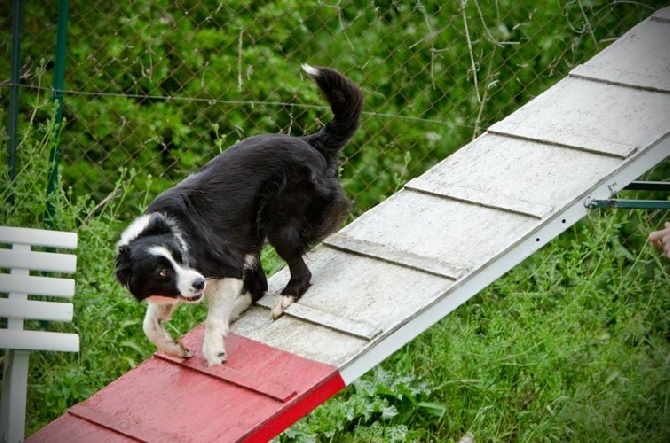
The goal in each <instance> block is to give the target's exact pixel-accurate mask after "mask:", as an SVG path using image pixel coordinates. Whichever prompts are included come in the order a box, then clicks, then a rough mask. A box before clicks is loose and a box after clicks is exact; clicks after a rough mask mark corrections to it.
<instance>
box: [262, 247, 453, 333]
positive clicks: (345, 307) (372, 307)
mask: <svg viewBox="0 0 670 443" xmlns="http://www.w3.org/2000/svg"><path fill="white" fill-rule="evenodd" d="M306 261H307V264H308V266H309V268H310V271H311V272H312V286H311V287H310V288H309V290H308V291H307V293H306V294H305V295H304V296H303V297H302V298H301V299H300V301H299V303H300V304H301V305H304V306H305V307H308V308H311V310H310V311H309V313H308V315H305V317H306V318H308V319H309V321H311V322H313V323H316V324H321V325H324V326H331V325H332V323H333V320H332V319H334V318H340V319H341V320H340V323H341V324H343V325H346V324H351V322H352V321H353V322H358V323H363V324H367V325H370V326H371V327H374V328H375V329H379V330H381V331H387V330H390V329H393V328H394V327H396V326H397V325H398V324H399V323H400V322H402V321H403V319H404V318H405V317H406V315H407V313H408V312H413V311H414V310H417V309H420V308H421V307H423V306H426V305H427V304H429V303H431V302H432V300H434V299H435V297H437V296H438V295H439V294H441V293H443V292H444V291H445V290H447V289H448V288H449V287H451V286H452V285H453V284H454V282H453V280H449V279H446V278H442V277H438V276H435V275H432V274H427V273H425V272H421V271H416V270H413V269H409V268H406V267H403V266H397V265H394V264H390V263H386V262H384V261H380V260H376V259H372V258H368V257H362V256H358V255H353V254H348V253H345V252H342V251H339V250H335V249H331V248H328V247H319V248H317V249H315V250H314V251H312V252H311V253H310V254H309V255H308V257H307V260H306ZM288 280H289V272H288V269H286V268H285V269H283V270H281V271H279V272H278V273H277V274H275V275H274V276H273V278H271V279H270V287H269V290H268V295H267V296H266V297H265V299H267V300H265V299H264V300H262V301H261V304H264V305H267V306H272V305H273V304H274V301H275V300H274V296H275V294H279V293H280V292H281V290H282V289H283V287H284V285H285V284H286V283H287V282H288ZM289 309H290V308H289ZM320 313H325V314H324V315H322V316H321V315H320ZM339 329H341V330H344V329H345V327H340V328H339ZM348 332H350V333H351V334H352V335H359V334H358V332H357V331H356V330H352V331H348Z"/></svg>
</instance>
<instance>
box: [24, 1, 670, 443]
mask: <svg viewBox="0 0 670 443" xmlns="http://www.w3.org/2000/svg"><path fill="white" fill-rule="evenodd" d="M669 46H670V8H665V9H663V10H660V11H658V12H656V13H655V14H654V15H653V16H652V17H651V18H649V19H647V20H645V21H644V22H642V23H641V24H639V25H638V26H636V27H635V28H633V29H632V30H631V31H629V32H628V33H627V34H625V35H624V36H623V37H622V38H621V39H619V40H618V41H616V42H615V43H613V44H612V45H611V46H610V47H609V48H607V49H606V50H604V51H603V52H601V53H600V54H598V55H597V56H596V57H594V58H593V59H592V60H591V61H589V62H587V63H585V64H584V65H581V66H578V67H576V68H575V69H574V70H573V71H572V73H571V74H570V75H569V76H568V77H567V78H565V79H563V80H562V81H561V82H559V83H558V84H557V85H555V86H554V87H553V88H551V89H549V90H548V91H546V92H545V93H544V94H542V95H540V96H538V97H537V98H536V99H535V100H533V101H531V102H530V103H528V104H527V105H525V106H523V107H522V108H521V109H519V110H518V111H516V112H515V113H513V114H512V115H510V116H509V117H507V118H505V119H504V120H502V121H501V122H499V123H497V124H495V125H493V126H492V127H491V128H489V131H488V132H487V133H485V134H484V135H482V136H481V137H479V138H478V139H476V140H474V141H473V142H472V143H470V144H469V145H467V146H465V147H463V148H462V149H460V150H459V151H458V152H456V153H455V154H454V155H452V156H450V157H449V158H447V159H446V160H444V161H443V162H441V163H440V164H438V165H436V166H435V167H434V168H432V169H431V170H429V171H428V172H426V173H425V174H424V175H422V176H421V177H418V178H416V179H414V180H411V181H410V182H409V183H408V184H407V186H405V188H404V189H403V190H401V191H400V192H399V193H397V194H396V195H394V196H392V197H390V198H389V199H388V200H387V201H385V202H384V203H382V204H380V205H378V206H377V207H375V208H373V209H372V210H370V211H368V212H366V213H365V214H363V215H362V216H361V217H360V218H358V219H357V220H355V221H354V222H353V223H352V224H351V225H349V226H347V227H346V228H345V229H343V230H342V231H341V232H339V233H338V234H336V235H333V236H331V237H330V238H329V239H327V240H326V241H325V242H324V244H323V245H322V246H320V247H319V248H317V249H316V250H314V251H313V252H311V253H310V254H309V255H308V264H309V266H310V269H311V270H312V274H313V278H312V282H313V286H312V287H311V288H310V290H309V291H308V293H307V294H306V295H305V296H304V297H303V299H302V300H301V301H300V303H299V304H296V305H293V306H291V307H289V308H288V310H287V313H286V315H284V317H282V318H280V319H279V320H276V321H273V320H271V318H270V314H269V307H271V306H272V305H273V303H274V300H273V297H274V294H277V293H278V292H279V290H280V289H281V288H282V287H283V285H284V284H285V283H286V280H287V279H288V272H287V271H286V270H282V271H280V272H279V273H277V274H276V275H275V276H274V277H273V278H271V279H270V291H269V294H268V295H267V296H266V297H264V298H263V299H262V300H261V301H260V303H259V304H258V305H256V306H254V307H252V308H251V309H250V310H249V311H248V312H246V313H245V314H244V315H243V316H242V317H241V318H240V319H239V320H238V321H237V322H236V323H235V324H234V326H233V331H234V332H235V334H236V335H233V336H232V337H231V338H230V339H229V340H230V344H229V350H230V361H229V362H227V363H226V364H225V365H224V366H221V367H216V368H212V369H210V368H206V366H205V364H204V360H203V359H202V357H201V356H200V355H199V354H197V355H196V356H195V357H193V358H192V359H191V360H188V361H185V362H181V361H178V360H175V359H169V358H165V357H161V356H159V355H157V356H154V357H152V358H150V359H149V360H147V361H146V362H144V363H143V364H141V365H140V366H138V367H137V368H136V369H134V370H132V371H130V372H129V373H128V374H126V375H124V376H123V377H121V378H120V379H119V380H117V381H115V382H113V383H112V384H110V385H109V386H108V387H106V388H105V389H103V390H102V391H100V392H98V393H97V394H95V395H94V396H92V397H91V398H90V399H88V400H87V401H85V402H83V403H81V404H80V405H77V406H75V407H73V408H71V409H70V411H68V412H67V413H66V414H65V415H63V416H62V417H61V418H59V419H58V420H56V421H54V422H53V423H51V424H50V425H48V426H46V427H45V428H44V429H42V430H41V431H39V432H38V433H37V434H36V435H34V436H33V437H32V438H31V439H29V440H30V441H50V442H59V441H63V442H65V441H68V442H70V441H138V440H139V441H171V440H172V441H238V440H245V439H252V440H254V441H262V440H267V439H268V438H270V437H272V436H273V435H276V434H277V433H279V432H280V431H281V430H283V429H284V428H285V427H287V426H288V425H290V424H291V423H292V422H293V421H295V420H297V419H298V418H300V417H301V416H302V415H304V414H306V413H307V412H309V411H310V410H311V409H313V408H314V407H316V405H318V404H319V403H320V402H322V401H325V399H326V398H328V397H329V396H331V395H333V394H334V393H335V392H337V391H338V390H339V389H341V388H342V387H343V386H345V385H346V384H348V383H351V382H352V381H353V380H355V379H356V378H358V377H360V376H361V375H362V374H363V373H365V372H367V371H368V370H369V369H371V368H372V367H373V366H375V365H376V364H378V363H379V362H380V361H381V360H383V359H384V358H386V357H387V356H388V355H390V354H391V353H392V352H394V351H395V350H396V349H398V348H399V347H400V346H402V345H403V344H405V343H407V342H408V341H410V340H412V339H413V338H414V337H416V336H417V335H418V334H419V333H421V332H422V331H424V330H425V329H426V328H428V327H429V326H431V325H432V324H434V323H435V322H437V321H438V320H440V319H441V318H443V317H444V316H445V315H447V314H448V313H449V312H451V311H452V310H454V309H456V307H458V306H459V305H460V304H462V303H464V302H465V301H467V300H468V299H469V298H471V297H472V296H474V295H475V294H477V292H479V291H480V290H481V289H482V288H484V287H485V286H487V285H488V284H490V283H491V282H493V281H494V280H495V279H497V278H499V277H500V276H501V275H503V274H504V273H505V272H507V271H509V270H510V269H511V268H513V267H514V266H515V265H516V264H518V263H519V262H521V261H522V260H524V259H525V258H526V257H528V256H529V255H531V254H532V253H533V252H535V251H536V250H537V249H539V248H540V247H541V246H543V245H544V244H546V243H547V242H549V241H550V240H551V239H553V238H554V237H556V236H557V235H558V234H559V233H561V232H563V231H564V230H565V229H567V228H568V227H569V226H571V225H572V224H574V223H575V222H577V221H578V220H579V219H580V218H582V217H583V216H584V215H586V213H587V209H586V208H585V205H584V203H585V201H587V200H588V199H589V198H594V199H603V198H607V197H609V196H611V195H612V194H614V193H616V192H617V191H619V190H621V189H622V188H623V187H624V186H625V185H626V184H628V183H629V182H631V181H632V180H634V179H636V178H637V177H639V176H640V175H641V174H642V173H644V172H645V171H646V170H648V169H650V168H651V167H653V166H654V165H656V164H658V163H659V162H660V161H662V160H663V159H664V158H665V157H667V156H668V155H670V135H669V134H670V118H669V117H668V116H670V71H669V70H668V69H667V67H668V66H670V51H668V49H667V48H668V47H669ZM184 340H185V341H186V342H187V343H188V346H189V347H190V348H191V349H194V350H198V349H199V348H200V342H201V340H202V329H201V327H199V328H196V329H195V330H194V331H192V332H191V333H189V334H187V336H186V337H185V338H184Z"/></svg>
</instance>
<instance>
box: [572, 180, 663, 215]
mask: <svg viewBox="0 0 670 443" xmlns="http://www.w3.org/2000/svg"><path fill="white" fill-rule="evenodd" d="M624 189H625V190H627V191H661V192H670V182H659V181H655V182H653V181H648V182H646V181H634V182H631V183H630V184H629V185H628V186H626V187H625V188H624ZM584 206H585V207H587V208H588V209H670V200H628V199H617V198H611V199H606V200H597V199H592V198H590V197H587V198H586V200H585V201H584Z"/></svg>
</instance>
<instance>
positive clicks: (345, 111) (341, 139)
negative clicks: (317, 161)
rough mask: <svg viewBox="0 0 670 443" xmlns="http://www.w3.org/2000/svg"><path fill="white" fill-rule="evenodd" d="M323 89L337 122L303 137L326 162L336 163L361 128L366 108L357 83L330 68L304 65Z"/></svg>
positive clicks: (332, 121)
mask: <svg viewBox="0 0 670 443" xmlns="http://www.w3.org/2000/svg"><path fill="white" fill-rule="evenodd" d="M302 69H304V70H305V72H306V73H307V75H309V76H310V77H312V78H313V79H314V81H316V84H317V85H318V86H319V89H321V92H322V93H323V95H324V96H325V98H326V100H328V102H329V103H330V109H331V110H332V111H333V119H332V120H331V121H329V122H328V123H327V124H326V125H325V126H324V127H323V128H321V130H320V131H319V132H316V133H314V134H310V135H306V136H304V137H303V139H304V140H306V141H307V142H308V143H309V144H310V145H312V146H314V147H315V148H316V149H317V150H318V151H319V152H321V153H322V154H323V155H324V157H326V160H327V161H328V162H329V163H330V162H335V160H336V159H337V156H338V154H339V152H340V150H341V149H342V148H344V147H345V146H346V144H347V142H348V141H349V139H350V138H351V137H352V136H353V135H354V133H355V132H356V129H358V126H359V123H360V117H361V111H362V109H363V92H362V91H361V89H360V88H359V87H358V86H356V84H355V83H354V82H353V81H351V80H350V79H348V78H347V77H345V76H344V75H342V74H340V73H339V72H337V71H336V70H334V69H330V68H314V67H312V66H309V65H307V64H304V65H302Z"/></svg>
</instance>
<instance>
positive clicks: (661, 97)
mask: <svg viewBox="0 0 670 443" xmlns="http://www.w3.org/2000/svg"><path fill="white" fill-rule="evenodd" d="M668 115H670V94H662V93H657V92H651V91H644V90H639V89H634V88H627V87H623V86H617V85H609V84H603V83H598V82H594V81H590V80H585V79H581V78H566V79H563V80H561V81H560V82H559V83H558V84H557V85H555V86H554V87H552V88H551V89H549V90H548V91H546V92H544V93H543V94H541V95H540V96H538V97H537V98H536V99H535V100H533V101H531V102H530V103H528V104H526V105H525V106H523V107H521V108H520V109H519V110H517V111H516V112H514V113H513V114H512V115H510V116H508V117H506V118H505V119H504V120H502V121H500V122H498V123H496V124H494V125H493V126H491V127H490V128H489V132H494V133H499V134H508V135H512V136H516V137H521V138H526V139H532V140H539V141H545V142H549V143H554V144H560V145H566V146H572V147H576V148H579V149H584V150H587V151H592V152H602V153H605V154H610V155H614V156H618V157H622V158H623V157H628V156H630V155H631V154H633V153H634V152H636V151H637V150H638V149H640V148H643V147H647V146H649V145H651V144H652V143H654V142H655V141H657V140H659V139H660V138H661V137H663V136H664V135H665V134H667V133H668V131H670V119H669V118H668Z"/></svg>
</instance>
